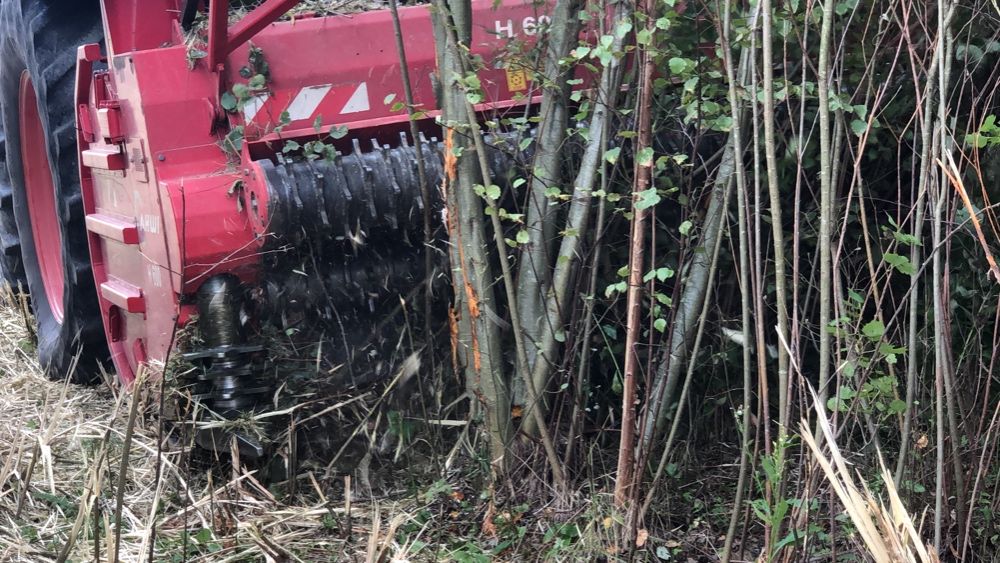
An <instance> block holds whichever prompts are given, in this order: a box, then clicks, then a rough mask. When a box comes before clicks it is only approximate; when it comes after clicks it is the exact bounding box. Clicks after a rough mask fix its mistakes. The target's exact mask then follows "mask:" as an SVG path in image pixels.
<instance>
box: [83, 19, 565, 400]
mask: <svg viewBox="0 0 1000 563" xmlns="http://www.w3.org/2000/svg"><path fill="white" fill-rule="evenodd" d="M182 3H183V2H182V1H181V0H104V2H103V10H104V25H105V36H106V53H101V51H100V48H99V46H98V45H96V44H93V45H85V46H82V47H80V49H79V55H78V72H77V101H76V107H77V109H78V115H77V123H78V127H77V130H78V141H79V142H78V146H79V149H80V159H79V160H80V178H81V185H82V191H83V194H82V195H83V201H84V208H85V212H86V214H87V216H86V224H87V230H88V236H89V245H90V253H91V259H92V263H93V271H94V276H95V281H96V284H97V287H98V292H99V298H100V306H101V314H102V317H103V321H104V327H105V331H106V334H107V340H108V344H109V346H110V348H111V352H112V357H113V360H114V364H115V368H116V369H117V371H118V373H119V375H120V377H121V378H122V379H123V380H124V381H125V382H131V381H133V380H134V379H135V377H136V375H137V374H138V373H139V371H140V370H141V369H147V368H148V369H152V370H153V371H158V370H159V369H161V368H162V365H163V362H164V361H165V359H166V357H167V353H168V350H169V349H170V347H171V345H172V342H173V339H174V334H175V331H176V329H177V328H179V327H180V326H183V325H184V324H185V323H186V322H187V320H188V319H189V318H190V316H191V315H192V314H193V313H194V305H193V303H192V302H191V299H190V297H191V295H192V294H193V293H194V292H195V291H197V289H198V287H199V285H200V284H201V283H202V282H203V281H204V280H206V279H207V278H208V277H209V276H212V275H215V274H220V273H231V274H234V275H236V276H238V277H239V278H240V279H242V280H244V281H247V282H253V281H254V280H255V279H256V277H257V276H258V274H259V271H260V263H261V248H262V244H263V239H264V235H266V229H267V217H266V212H264V211H263V210H266V209H267V206H266V205H265V204H266V202H264V201H263V199H264V198H266V196H267V190H266V189H265V186H264V184H263V182H264V179H263V176H262V174H261V172H260V169H259V166H257V165H256V164H255V161H259V160H262V159H272V158H274V155H275V154H276V153H277V152H280V151H281V147H282V145H283V143H284V142H285V141H287V140H289V139H304V140H310V139H315V138H317V137H318V135H319V134H320V133H325V132H327V131H329V130H330V129H331V128H333V127H338V128H340V127H344V126H346V127H347V128H348V129H349V131H350V136H351V137H354V138H361V139H369V138H374V139H378V140H383V139H385V140H387V139H390V138H392V137H393V136H395V137H396V138H398V132H399V131H402V130H403V129H404V128H405V127H406V126H407V120H408V116H407V113H406V110H405V109H399V108H398V107H397V108H395V110H394V108H393V105H392V104H388V103H386V102H385V100H387V99H389V98H390V97H394V98H395V99H396V100H402V99H403V89H402V81H401V75H400V66H399V62H398V54H397V52H396V49H395V46H394V45H395V43H394V41H395V36H394V32H393V25H392V20H391V15H390V13H389V12H388V11H376V12H366V13H359V14H354V15H350V16H331V17H306V18H299V19H295V20H293V21H283V22H275V21H274V20H276V19H277V18H278V16H280V15H281V14H283V13H284V12H285V11H287V9H288V8H289V7H290V6H291V5H293V4H295V2H289V1H287V0H269V1H268V2H266V3H264V4H263V5H262V6H261V7H259V8H257V9H256V10H255V11H254V12H252V13H251V14H249V15H248V16H247V17H245V18H244V19H243V20H242V21H240V22H239V23H237V24H235V25H234V26H233V27H232V28H228V29H227V27H226V26H227V21H226V16H227V11H226V2H219V1H213V2H212V3H211V5H210V8H209V10H210V22H209V39H208V56H207V57H204V58H201V59H197V60H194V62H193V65H192V64H191V63H192V60H191V58H190V57H189V49H188V47H187V46H186V45H185V33H184V31H183V30H182V27H181V24H180V22H179V14H180V13H181V8H182V6H181V4H182ZM473 8H474V17H473V21H474V22H475V24H474V25H475V29H474V33H473V40H472V48H473V51H474V52H475V53H476V54H479V55H481V56H482V57H483V58H484V60H487V61H493V60H496V58H497V55H498V52H499V51H500V50H501V48H503V47H504V46H505V45H506V44H507V43H508V42H509V41H512V40H520V39H523V40H529V41H530V40H531V38H532V36H533V35H534V34H535V33H536V30H537V27H538V25H539V22H540V21H541V22H544V21H545V20H546V16H545V15H544V13H541V12H539V8H538V6H537V5H536V4H534V3H532V2H531V1H530V0H505V1H504V2H502V3H501V4H500V5H499V6H498V7H497V8H496V9H494V8H493V2H492V0H474V1H473ZM399 17H400V21H401V26H402V31H403V36H404V42H405V45H406V51H407V58H408V67H409V71H410V76H411V79H412V81H413V89H414V96H415V100H416V103H417V105H418V106H419V107H420V109H421V110H424V111H427V112H428V113H427V115H428V117H433V116H434V115H435V112H434V110H435V109H436V101H435V94H434V92H435V82H434V79H433V74H434V73H435V71H436V64H435V53H434V39H433V33H432V29H431V14H430V11H429V7H428V6H426V5H419V6H412V7H404V8H401V9H400V10H399ZM251 37H252V43H253V45H254V46H255V47H257V48H260V49H262V50H263V52H264V54H265V57H266V59H267V61H268V62H269V66H270V79H269V82H268V84H267V91H266V92H261V93H260V94H259V95H257V96H255V97H254V98H253V99H251V100H249V101H247V103H245V104H244V105H243V107H242V109H241V111H238V112H235V113H229V112H226V111H225V110H224V109H223V107H222V105H221V95H222V93H224V92H225V91H227V90H228V89H229V88H231V87H232V85H233V84H235V83H240V82H245V79H244V78H243V77H241V76H240V74H239V71H240V68H241V67H243V66H244V65H245V64H246V61H247V57H248V49H249V48H250V46H249V45H248V44H247V43H246V40H247V39H250V38H251ZM100 61H106V68H102V69H98V70H95V69H96V68H97V67H98V63H99V62H100ZM446 79H447V77H446ZM480 80H481V82H482V84H483V90H484V94H485V97H486V101H485V103H484V104H483V106H484V109H486V108H504V107H510V106H514V105H520V104H524V103H526V101H527V96H528V95H529V92H528V88H529V82H530V76H529V75H528V74H527V73H526V72H525V71H524V70H522V69H519V68H517V67H516V66H515V65H507V66H506V67H504V68H502V67H500V66H497V67H490V68H487V69H486V70H484V71H482V72H481V74H480ZM283 112H287V117H288V119H289V120H290V122H288V123H286V124H285V125H284V127H282V128H281V129H280V133H279V132H276V131H275V127H276V126H277V125H279V123H280V118H281V115H282V113H283ZM319 116H322V128H321V131H320V133H317V131H316V130H315V129H314V124H315V123H317V118H318V117H319ZM238 126H244V135H245V142H243V144H242V149H241V154H239V155H238V157H237V156H236V155H232V154H227V153H226V152H225V151H224V150H223V149H222V148H221V146H220V142H221V141H222V140H223V139H224V138H225V136H226V135H227V134H228V133H229V132H230V131H232V130H233V128H235V127H238ZM251 199H253V200H254V204H253V205H250V202H251ZM254 210H256V212H257V214H256V215H255V214H254ZM144 366H145V368H144Z"/></svg>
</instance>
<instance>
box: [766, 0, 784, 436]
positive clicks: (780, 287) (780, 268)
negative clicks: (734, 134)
mask: <svg viewBox="0 0 1000 563" xmlns="http://www.w3.org/2000/svg"><path fill="white" fill-rule="evenodd" d="M761 18H762V21H761V23H762V26H761V29H762V38H761V43H762V46H763V59H764V60H763V64H762V65H761V66H762V67H763V72H764V103H763V109H764V160H765V163H766V168H767V190H768V197H769V199H770V208H771V236H772V238H773V239H774V240H773V243H774V288H775V295H774V305H775V307H776V308H777V310H778V337H779V340H783V341H785V342H788V311H787V302H788V295H787V292H786V280H785V235H784V226H783V225H782V222H781V221H782V219H781V192H780V191H779V189H778V157H777V149H776V148H775V146H776V144H777V141H776V139H775V135H774V121H775V118H774V55H773V52H772V51H773V41H774V39H773V35H772V32H771V0H762V1H761ZM788 416H789V411H788V352H787V351H786V350H785V347H784V346H781V345H779V346H778V437H779V438H780V437H782V436H784V435H785V433H786V432H787V427H788Z"/></svg>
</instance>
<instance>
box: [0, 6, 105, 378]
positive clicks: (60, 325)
mask: <svg viewBox="0 0 1000 563" xmlns="http://www.w3.org/2000/svg"><path fill="white" fill-rule="evenodd" d="M102 38H103V26H102V23H101V10H100V4H99V2H98V1H97V0H80V1H78V0H65V1H57V0H2V3H0V122H2V128H3V131H4V134H5V135H4V149H5V150H4V159H3V164H4V168H5V170H3V171H2V173H0V176H2V179H3V180H6V182H0V190H3V189H4V188H9V191H10V194H9V195H10V197H9V198H8V197H6V194H4V193H3V192H2V191H0V205H2V210H3V213H0V227H2V228H3V229H5V231H4V232H0V235H3V234H7V235H8V237H7V238H8V239H9V240H14V238H15V236H16V242H17V244H18V245H19V249H20V261H19V264H20V265H21V266H22V268H23V269H22V271H23V276H24V281H25V282H26V285H27V289H28V293H29V295H30V297H31V306H32V310H33V311H34V314H35V320H36V322H37V334H38V359H39V363H40V364H41V366H42V368H43V369H44V370H45V373H46V374H47V375H48V376H49V377H50V378H52V379H57V380H62V379H65V378H69V379H70V381H72V382H74V383H90V382H94V381H96V380H97V379H98V378H99V376H100V374H101V371H102V370H103V368H104V366H107V365H110V363H109V361H108V358H109V357H110V356H109V353H108V348H107V344H106V342H105V338H104V328H103V324H102V321H101V315H100V309H99V307H98V301H97V292H96V290H95V287H94V276H93V273H92V271H91V267H90V251H89V248H88V246H87V231H86V226H85V221H84V210H83V201H82V197H81V193H80V180H79V171H78V168H77V146H76V111H75V107H74V105H75V82H76V50H77V46H79V45H82V44H85V43H94V42H99V41H101V39H102ZM22 73H27V76H28V77H30V79H31V82H32V85H33V87H34V90H35V94H36V99H37V103H38V114H39V118H40V119H39V121H40V122H41V126H42V130H43V132H44V134H45V143H46V145H47V153H48V154H47V157H48V164H49V169H50V171H51V173H52V184H53V189H54V191H55V208H56V214H57V215H58V224H59V234H60V238H61V257H60V260H61V264H62V277H63V282H64V288H65V289H64V291H63V295H62V313H63V314H62V319H59V317H58V315H57V314H54V313H53V307H52V304H50V303H49V299H48V297H47V295H46V291H45V285H44V282H43V277H42V272H41V268H40V265H39V260H38V254H37V253H36V248H35V241H34V238H33V235H32V230H31V215H30V213H29V209H28V201H27V191H26V185H25V177H24V166H23V164H22V162H23V161H22V159H21V157H22V154H21V145H22V143H21V127H20V111H19V110H20V108H19V93H20V85H21V76H22ZM8 203H9V205H8ZM8 210H9V213H8ZM10 216H13V219H14V225H15V226H16V228H17V230H16V233H14V232H13V231H12V230H11V225H10V222H9V218H10ZM5 260H6V259H5ZM4 265H5V266H6V267H8V270H7V273H6V274H5V275H6V276H7V279H8V280H9V281H8V283H12V282H14V281H17V275H19V274H18V272H19V271H18V269H17V267H18V262H17V261H15V260H7V261H6V262H5V264H4Z"/></svg>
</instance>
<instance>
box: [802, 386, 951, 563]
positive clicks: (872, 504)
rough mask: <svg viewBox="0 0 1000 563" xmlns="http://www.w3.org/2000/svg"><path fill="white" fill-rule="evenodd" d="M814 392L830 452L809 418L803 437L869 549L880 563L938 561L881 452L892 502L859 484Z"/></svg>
mask: <svg viewBox="0 0 1000 563" xmlns="http://www.w3.org/2000/svg"><path fill="white" fill-rule="evenodd" d="M812 395H813V401H814V403H815V407H816V416H817V420H818V421H819V427H820V432H821V434H822V437H823V441H822V442H823V443H824V444H825V445H826V447H827V448H828V449H829V455H826V454H824V452H823V448H822V447H820V445H819V444H817V440H816V438H814V437H813V434H812V430H810V428H809V423H808V422H807V421H805V420H802V421H801V422H800V423H799V430H800V432H801V433H802V440H803V441H804V442H805V443H806V445H807V446H809V449H810V450H811V451H812V453H813V456H814V457H815V458H816V461H817V462H818V463H819V465H820V467H821V468H822V469H823V474H824V475H825V476H826V480H827V481H829V483H830V486H831V487H833V490H834V492H836V493H837V497H838V498H839V499H840V502H841V503H842V504H843V505H844V510H845V511H846V512H847V515H848V516H849V517H850V518H851V522H853V523H854V527H855V528H857V533H858V536H860V538H861V542H862V543H863V544H864V547H865V548H866V549H867V550H868V553H869V554H870V555H871V557H872V558H873V559H874V560H875V561H876V562H877V563H910V562H912V563H918V562H919V563H937V562H938V558H937V556H936V555H935V554H934V553H933V551H932V550H930V549H928V547H927V546H925V544H924V543H923V540H922V539H921V538H920V534H918V533H917V529H916V527H915V526H914V525H913V519H912V518H911V517H910V514H909V512H907V510H906V507H905V506H903V502H902V501H901V500H900V498H899V493H898V492H897V491H896V487H895V485H894V484H893V480H892V475H890V474H889V471H888V470H887V469H886V468H885V463H884V462H883V461H882V456H881V454H880V455H879V467H880V469H881V477H882V482H883V483H884V485H885V492H886V495H887V496H888V497H889V505H888V506H886V505H885V503H884V502H883V501H882V500H881V499H878V498H876V497H875V495H873V494H872V491H871V489H869V488H868V485H867V483H865V481H864V479H860V482H861V486H860V487H859V486H858V485H857V482H856V481H855V475H854V473H853V472H852V471H851V470H850V469H849V468H848V464H847V462H846V461H845V460H844V456H843V454H841V452H840V448H839V447H838V446H837V441H836V439H835V437H834V434H833V430H832V429H831V426H830V420H829V419H828V418H827V416H826V409H825V408H824V407H823V404H822V401H820V399H819V397H818V396H817V395H816V393H815V392H813V393H812Z"/></svg>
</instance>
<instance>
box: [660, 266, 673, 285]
mask: <svg viewBox="0 0 1000 563" xmlns="http://www.w3.org/2000/svg"><path fill="white" fill-rule="evenodd" d="M672 277H674V271H673V270H671V269H670V268H667V267H663V268H657V269H656V279H658V280H660V281H661V282H664V281H667V280H669V279H670V278H672Z"/></svg>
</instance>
